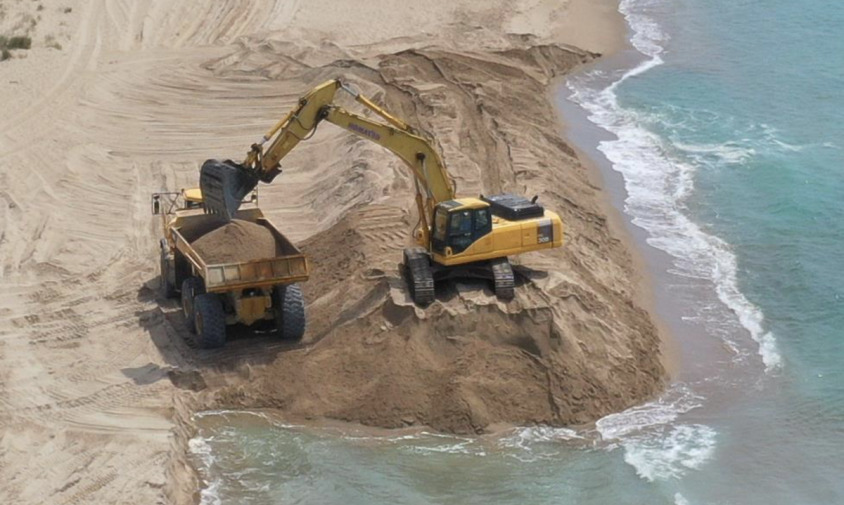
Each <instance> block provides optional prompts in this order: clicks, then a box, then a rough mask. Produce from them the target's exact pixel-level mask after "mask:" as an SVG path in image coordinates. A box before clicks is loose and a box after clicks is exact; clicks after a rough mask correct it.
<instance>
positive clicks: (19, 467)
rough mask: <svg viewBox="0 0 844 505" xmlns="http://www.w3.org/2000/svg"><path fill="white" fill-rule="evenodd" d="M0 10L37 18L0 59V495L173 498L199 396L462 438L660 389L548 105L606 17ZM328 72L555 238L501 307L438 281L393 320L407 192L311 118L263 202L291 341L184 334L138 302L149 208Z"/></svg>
mask: <svg viewBox="0 0 844 505" xmlns="http://www.w3.org/2000/svg"><path fill="white" fill-rule="evenodd" d="M0 5H2V14H0V28H2V29H3V30H12V29H13V28H14V29H19V26H22V25H20V24H19V20H18V19H19V18H20V16H21V15H22V14H24V13H27V14H28V13H30V12H31V11H32V13H33V15H34V16H36V17H35V19H38V18H37V16H41V19H40V20H38V21H37V22H36V24H35V25H34V26H31V25H32V23H31V22H29V26H31V28H27V30H28V34H29V35H30V36H32V38H33V48H32V49H31V50H29V51H27V52H26V54H15V58H13V59H12V60H9V61H5V62H0V97H2V98H0V100H2V110H3V114H2V117H0V279H2V281H0V282H2V286H3V289H2V290H0V320H2V322H0V428H2V432H0V469H2V471H0V501H2V502H4V503H6V502H8V503H144V504H146V503H193V502H194V500H195V499H196V497H197V494H196V492H197V489H198V485H199V483H198V480H197V478H196V475H195V474H194V473H193V471H192V469H191V468H190V467H189V466H188V465H187V462H186V458H185V451H186V448H187V440H188V439H189V437H190V436H191V434H192V427H191V422H190V415H191V413H192V412H193V411H194V410H195V409H197V408H204V407H212V408H213V407H226V406H234V407H239V406H243V407H274V408H278V409H279V410H280V411H281V413H282V415H284V416H288V417H290V418H302V419H308V418H320V417H330V418H336V419H342V420H349V421H357V422H361V423H365V424H369V425H378V426H385V427H392V426H403V425H409V424H415V425H419V424H428V425H430V426H432V427H434V428H436V429H440V430H445V431H451V432H461V433H465V432H478V431H482V430H485V429H488V428H489V427H490V426H491V425H493V424H495V423H502V422H503V423H507V422H510V423H519V424H522V423H533V422H542V423H548V424H554V425H562V424H569V423H581V422H589V421H591V420H594V419H595V418H596V417H597V416H600V415H603V414H606V413H608V412H611V411H613V410H617V409H621V408H624V407H626V406H629V405H632V404H634V403H636V402H639V401H641V400H642V399H644V398H647V397H649V396H651V395H652V394H654V393H655V392H656V391H658V390H659V389H660V387H661V385H662V377H663V369H662V365H661V363H660V359H659V354H658V352H657V349H658V346H659V339H658V335H657V332H656V330H655V328H654V326H653V324H652V322H651V319H650V318H649V316H648V314H647V312H646V311H645V310H644V309H643V306H644V304H645V302H646V301H645V300H640V299H638V298H637V296H636V293H637V290H636V283H637V279H638V278H639V274H638V273H637V272H636V270H635V267H634V263H633V261H632V259H631V256H630V254H629V251H628V248H627V246H626V244H625V242H623V241H622V240H621V237H620V236H619V235H618V234H617V233H616V232H614V231H613V230H612V228H611V227H610V226H609V225H608V224H607V214H606V212H605V210H604V208H603V206H602V203H601V202H602V199H603V195H602V194H601V191H600V188H599V187H597V186H596V185H595V184H594V183H591V182H589V181H590V178H589V173H588V171H587V169H586V167H584V165H583V164H582V163H581V162H580V160H578V159H577V157H576V155H575V153H574V151H572V149H571V148H570V147H569V146H568V145H567V144H566V143H565V141H564V139H562V138H561V136H560V134H559V124H558V122H557V119H556V118H555V114H554V110H553V107H552V104H551V103H550V102H549V100H548V90H549V86H551V83H552V82H553V80H554V79H555V78H556V77H558V76H561V75H564V74H565V73H567V72H571V71H574V70H576V69H577V68H579V67H580V66H581V65H583V64H585V63H588V62H589V61H592V60H593V59H594V58H595V57H596V56H597V54H596V53H597V52H604V51H607V50H609V49H611V48H612V47H613V46H614V45H615V44H616V43H617V42H618V40H620V37H621V35H619V34H621V33H623V29H622V28H621V25H620V21H619V17H618V16H617V15H612V16H610V15H605V14H604V12H607V11H608V10H611V9H612V2H609V1H607V2H597V3H596V2H587V1H578V0H571V2H569V3H567V2H559V1H543V0H521V1H515V2H514V1H506V2H505V1H503V0H501V1H497V0H496V1H490V2H482V3H479V2H469V1H467V0H449V1H444V0H437V1H433V2H427V3H426V4H425V5H422V4H412V3H409V4H406V5H405V4H402V6H401V7H400V8H397V7H396V4H395V2H387V1H386V0H377V1H371V2H366V3H361V2H356V1H354V0H342V1H335V2H331V3H330V6H329V4H327V3H324V2H295V1H279V2H257V1H248V0H244V1H239V2H224V3H220V2H207V3H203V2H165V1H163V0H146V1H144V2H136V1H133V0H115V1H105V0H89V1H76V2H59V1H55V0H43V1H42V2H28V1H23V0H21V1H7V2H3V3H2V4H0ZM33 5H34V6H35V7H33ZM38 5H43V9H42V10H40V11H38V10H37V6H38ZM592 5H594V6H595V7H594V8H592V7H590V6H592ZM67 7H71V8H72V9H71V12H65V10H66V8H67ZM596 9H597V10H596ZM573 27H574V28H576V29H574V28H573ZM51 34H53V35H54V38H56V39H59V40H60V41H61V49H58V48H55V47H48V45H47V44H48V41H47V36H48V35H51ZM9 35H15V34H14V33H10V34H9ZM569 44H574V45H575V46H578V45H579V46H580V47H581V48H580V49H578V48H576V47H574V46H572V45H569ZM338 76H340V77H343V78H345V79H347V80H348V81H349V82H351V83H352V84H354V85H355V86H357V87H359V88H361V89H362V90H363V91H364V92H365V93H366V94H368V95H370V96H372V97H374V99H375V100H376V101H378V102H379V103H383V104H385V105H386V106H387V107H388V108H389V109H391V110H394V111H395V112H396V113H397V114H398V115H400V116H402V117H404V118H406V119H407V120H408V121H410V122H411V123H413V124H414V125H416V126H418V127H419V128H422V129H423V130H425V131H427V132H428V133H429V134H431V135H432V136H434V137H435V138H436V139H437V144H438V146H439V147H440V148H441V150H442V153H443V157H444V159H445V161H446V163H447V165H448V166H449V168H450V170H451V172H452V174H453V175H454V177H455V180H456V182H457V186H458V189H459V192H460V193H461V194H464V195H475V194H479V193H482V192H483V193H485V194H491V193H495V192H498V191H512V192H516V193H521V194H525V195H528V196H532V195H534V194H538V195H539V196H540V201H541V202H542V203H543V204H544V205H545V206H546V207H548V208H552V209H555V210H557V211H558V212H560V213H561V215H562V216H563V219H564V220H565V221H566V224H567V226H568V230H569V241H568V243H567V246H566V247H565V248H563V249H560V250H555V251H553V252H549V253H541V254H540V253H536V254H531V255H526V256H523V257H521V258H519V263H520V264H519V266H518V270H519V272H520V278H521V281H520V286H519V288H518V290H517V292H518V294H517V298H516V300H514V301H513V302H510V303H508V304H503V303H501V302H499V301H497V300H496V299H495V298H494V297H493V296H492V294H491V292H490V291H489V290H488V289H485V288H484V286H483V285H482V284H481V285H477V284H453V285H451V286H449V287H448V288H447V289H446V291H445V292H444V293H443V294H442V296H441V298H440V299H438V300H437V302H435V303H434V304H433V305H432V306H431V307H430V308H428V309H426V310H421V309H419V308H417V307H414V306H413V305H411V304H410V303H409V301H408V300H407V296H406V293H405V291H404V289H403V285H402V281H401V278H400V276H399V275H398V271H397V268H396V264H397V262H398V261H399V260H400V258H401V249H402V248H403V247H405V246H406V245H408V244H409V243H410V239H409V237H408V232H409V229H410V227H411V226H412V223H413V222H414V221H415V219H414V205H413V199H412V198H413V197H412V195H413V193H412V191H413V185H412V180H411V179H410V177H409V175H408V172H407V170H406V168H405V167H404V166H403V165H402V164H401V163H400V162H399V161H398V160H397V159H395V158H394V157H392V156H391V155H390V154H389V153H387V152H385V151H383V150H382V149H381V148H379V147H378V146H375V145H373V144H370V143H366V142H365V141H363V140H360V139H358V138H355V137H352V136H350V135H348V134H347V133H346V132H344V131H342V130H339V129H337V128H333V127H331V126H330V125H326V126H324V127H321V128H320V131H319V132H318V134H317V135H316V136H315V137H314V138H313V139H312V140H310V141H308V142H306V143H303V144H302V145H301V146H300V147H299V148H297V150H295V151H294V152H293V153H292V154H291V155H290V156H289V157H288V158H287V159H286V160H284V163H283V165H284V169H285V172H284V174H282V176H280V177H279V178H278V179H277V180H276V183H275V184H273V185H272V186H269V187H264V188H262V189H261V190H260V202H261V207H262V208H263V209H264V211H265V213H267V215H268V216H269V218H270V219H271V220H272V221H273V222H274V223H275V224H276V225H277V226H278V227H279V228H280V229H282V230H283V231H284V233H285V234H287V235H288V236H289V237H290V238H292V239H293V240H295V241H297V242H300V244H301V246H302V248H303V249H304V250H305V251H306V252H307V253H308V254H309V255H310V257H311V261H312V269H313V276H312V279H311V281H309V282H308V283H307V284H305V295H306V298H307V302H308V309H309V313H310V326H309V330H308V334H307V335H306V337H305V340H304V341H303V342H302V343H298V344H291V343H286V342H279V341H278V340H276V339H274V338H273V337H272V336H258V337H254V338H240V339H238V338H234V339H232V341H231V342H230V343H229V345H227V347H226V348H224V349H223V350H219V351H201V350H198V349H196V348H194V347H192V344H191V340H190V339H189V338H186V335H187V332H186V329H185V327H184V324H183V323H182V319H181V315H180V311H179V308H178V304H177V302H176V301H163V300H160V299H158V298H157V297H156V295H155V289H154V288H155V283H156V275H157V257H158V256H157V255H158V240H159V239H160V237H161V223H160V221H159V220H158V219H157V218H153V217H152V216H150V214H149V210H150V206H149V194H150V193H151V192H153V191H161V190H169V191H177V190H178V189H180V188H184V187H192V186H195V185H196V183H197V170H198V167H199V165H200V164H201V163H202V162H203V161H204V160H205V159H206V158H210V157H214V158H219V159H225V158H232V159H238V158H240V157H242V156H243V154H244V153H245V151H246V149H248V146H249V145H250V144H251V143H252V142H255V141H256V140H257V139H258V138H259V137H260V135H261V134H263V132H264V131H265V130H266V128H267V127H268V126H270V125H272V124H273V123H274V122H275V121H276V120H277V119H278V118H279V117H280V116H281V115H283V114H284V113H286V112H287V111H288V110H289V109H290V107H292V106H293V105H294V104H295V103H296V100H297V99H298V97H299V96H300V95H301V94H302V93H303V92H305V91H307V90H308V89H309V88H310V87H312V86H313V85H315V84H317V83H319V82H321V81H323V80H326V79H329V78H334V77H338ZM342 105H344V106H346V107H348V108H350V109H354V108H355V105H354V103H351V102H349V101H348V100H346V101H344V102H343V103H342Z"/></svg>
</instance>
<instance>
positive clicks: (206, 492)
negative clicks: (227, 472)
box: [188, 436, 223, 505]
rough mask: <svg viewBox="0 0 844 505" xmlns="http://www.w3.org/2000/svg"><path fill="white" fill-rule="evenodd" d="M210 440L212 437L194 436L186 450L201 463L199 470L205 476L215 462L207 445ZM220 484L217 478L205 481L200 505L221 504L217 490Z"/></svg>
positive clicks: (209, 446)
mask: <svg viewBox="0 0 844 505" xmlns="http://www.w3.org/2000/svg"><path fill="white" fill-rule="evenodd" d="M211 440H213V437H209V438H205V437H200V436H196V437H193V438H192V439H190V440H189V441H188V449H189V450H190V452H191V454H193V455H194V456H196V457H197V458H199V460H200V461H201V462H202V467H201V468H200V469H199V470H200V472H201V473H203V474H205V475H206V476H207V475H208V474H209V473H210V471H211V468H212V467H213V466H214V462H215V461H216V458H215V457H214V453H213V451H212V449H211V445H210V444H209V443H208V442H209V441H211ZM222 484H223V482H222V479H219V478H217V479H211V480H210V481H206V482H205V485H204V486H203V487H202V491H201V492H200V505H220V504H221V503H222V502H221V500H220V495H219V490H220V486H222Z"/></svg>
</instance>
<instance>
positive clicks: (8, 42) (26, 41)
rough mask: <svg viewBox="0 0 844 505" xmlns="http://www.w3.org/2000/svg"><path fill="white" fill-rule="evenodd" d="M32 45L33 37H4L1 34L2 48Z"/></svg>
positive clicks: (27, 47)
mask: <svg viewBox="0 0 844 505" xmlns="http://www.w3.org/2000/svg"><path fill="white" fill-rule="evenodd" d="M30 47H32V39H31V38H29V37H26V36H22V37H4V36H3V35H0V49H29V48H30Z"/></svg>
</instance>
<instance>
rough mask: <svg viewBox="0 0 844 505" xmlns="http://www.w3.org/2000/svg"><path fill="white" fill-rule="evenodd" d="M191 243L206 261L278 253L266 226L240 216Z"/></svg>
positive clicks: (234, 260) (243, 259) (233, 260)
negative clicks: (244, 219)
mask: <svg viewBox="0 0 844 505" xmlns="http://www.w3.org/2000/svg"><path fill="white" fill-rule="evenodd" d="M192 245H193V248H194V249H196V252H198V253H199V255H200V256H201V257H202V259H204V260H205V262H206V263H208V264H214V263H241V262H246V261H253V260H260V259H266V258H273V257H275V256H277V255H278V254H280V251H278V245H277V243H276V239H275V236H273V233H272V232H271V231H270V230H269V228H266V227H264V226H261V225H259V224H256V223H251V222H249V221H243V220H241V219H233V220H232V221H231V222H229V223H226V224H224V225H223V226H221V227H219V228H217V229H216V230H213V231H211V232H209V233H206V234H205V235H203V236H202V237H200V238H198V239H197V240H195V241H194V242H193V244H192Z"/></svg>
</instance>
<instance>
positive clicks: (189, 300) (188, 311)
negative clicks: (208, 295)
mask: <svg viewBox="0 0 844 505" xmlns="http://www.w3.org/2000/svg"><path fill="white" fill-rule="evenodd" d="M204 294H205V283H204V282H203V281H202V278H200V277H188V278H187V279H185V280H184V282H182V313H183V314H184V315H185V324H186V325H187V327H188V331H190V332H191V333H196V310H195V307H194V305H195V299H196V297H197V296H199V295H204Z"/></svg>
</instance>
